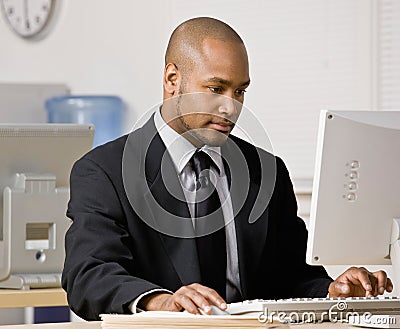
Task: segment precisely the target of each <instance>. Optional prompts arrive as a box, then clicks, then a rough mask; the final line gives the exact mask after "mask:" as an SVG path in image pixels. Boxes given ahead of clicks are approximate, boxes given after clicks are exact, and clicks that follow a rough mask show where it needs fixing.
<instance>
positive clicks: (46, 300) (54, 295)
mask: <svg viewBox="0 0 400 329" xmlns="http://www.w3.org/2000/svg"><path fill="white" fill-rule="evenodd" d="M67 305H68V303H67V295H66V293H65V291H64V290H63V289H62V288H46V289H31V290H12V289H0V308H6V307H7V308H18V307H41V306H67Z"/></svg>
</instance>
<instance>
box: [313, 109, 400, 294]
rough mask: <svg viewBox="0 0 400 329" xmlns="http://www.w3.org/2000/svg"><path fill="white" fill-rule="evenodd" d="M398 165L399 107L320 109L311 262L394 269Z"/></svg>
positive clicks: (399, 185) (399, 196)
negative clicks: (360, 109)
mask: <svg viewBox="0 0 400 329" xmlns="http://www.w3.org/2000/svg"><path fill="white" fill-rule="evenodd" d="M399 168H400V111H322V112H321V117H320V126H319V134H318V143H317V154H316V167H315V176H314V185H313V193H312V202H311V213H310V224H309V237H308V246H307V262H308V263H309V264H313V265H387V264H393V265H395V267H394V268H393V270H394V272H395V273H396V266H397V265H396V264H400V259H398V257H397V256H396V257H394V255H395V253H396V252H395V249H398V238H399V236H398V235H399V233H398V221H397V222H396V221H395V220H394V219H395V218H400V193H399V191H400V170H399ZM399 256H400V255H399ZM395 281H396V280H395ZM399 283H400V282H399ZM395 286H396V283H395Z"/></svg>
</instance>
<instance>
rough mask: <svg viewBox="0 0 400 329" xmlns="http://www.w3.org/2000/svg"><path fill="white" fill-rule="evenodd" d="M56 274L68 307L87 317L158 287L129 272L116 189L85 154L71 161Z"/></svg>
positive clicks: (117, 308)
mask: <svg viewBox="0 0 400 329" xmlns="http://www.w3.org/2000/svg"><path fill="white" fill-rule="evenodd" d="M70 188H71V196H70V202H69V205H68V211H67V216H68V217H70V218H71V219H72V220H73V222H72V225H71V226H70V228H69V230H68V232H67V233H66V237H65V249H66V258H65V264H64V270H63V276H62V285H63V288H64V289H65V290H66V291H67V296H68V303H69V305H70V307H71V309H72V310H73V311H74V312H75V313H76V314H78V315H79V316H81V317H82V318H84V319H87V320H98V319H99V315H100V314H102V313H130V312H129V304H130V303H131V302H132V301H133V300H134V299H136V298H137V297H139V296H140V295H141V294H143V293H145V292H146V291H149V290H152V289H159V288H162V287H159V286H157V285H155V284H152V283H150V282H148V281H145V280H143V279H140V278H138V277H135V276H134V275H133V273H135V262H134V259H133V257H132V250H133V249H132V248H133V242H132V238H131V236H130V235H129V233H128V229H127V225H126V217H125V215H124V212H123V209H122V206H121V203H120V200H119V198H118V193H117V192H116V189H115V187H114V185H113V183H112V181H111V179H110V178H109V176H108V175H107V174H106V172H105V171H104V170H103V169H102V168H101V167H100V166H98V165H97V164H96V163H95V162H93V161H92V160H90V159H87V158H83V159H81V160H79V161H78V162H77V163H76V164H75V165H74V167H73V170H72V173H71V180H70Z"/></svg>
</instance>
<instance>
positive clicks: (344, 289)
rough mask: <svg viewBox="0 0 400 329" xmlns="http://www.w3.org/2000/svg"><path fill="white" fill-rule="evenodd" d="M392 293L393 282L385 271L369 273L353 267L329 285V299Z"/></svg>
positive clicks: (363, 269) (362, 268) (361, 268)
mask: <svg viewBox="0 0 400 329" xmlns="http://www.w3.org/2000/svg"><path fill="white" fill-rule="evenodd" d="M385 290H387V291H388V292H392V290H393V284H392V281H391V280H390V279H389V278H388V277H387V275H386V273H385V272H384V271H377V272H369V271H368V270H366V269H365V268H364V267H360V268H357V267H351V268H349V269H348V270H347V271H346V272H344V273H343V274H342V275H340V276H339V277H338V278H337V279H336V280H335V281H333V282H332V283H331V284H330V285H329V297H369V296H378V295H382V294H383V293H384V292H385Z"/></svg>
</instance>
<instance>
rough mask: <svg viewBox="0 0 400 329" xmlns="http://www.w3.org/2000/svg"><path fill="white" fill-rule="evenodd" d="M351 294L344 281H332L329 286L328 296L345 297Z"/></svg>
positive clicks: (348, 286)
mask: <svg viewBox="0 0 400 329" xmlns="http://www.w3.org/2000/svg"><path fill="white" fill-rule="evenodd" d="M350 294H351V288H350V285H349V284H348V283H345V282H336V281H334V282H332V283H331V284H330V286H329V297H347V296H350Z"/></svg>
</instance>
